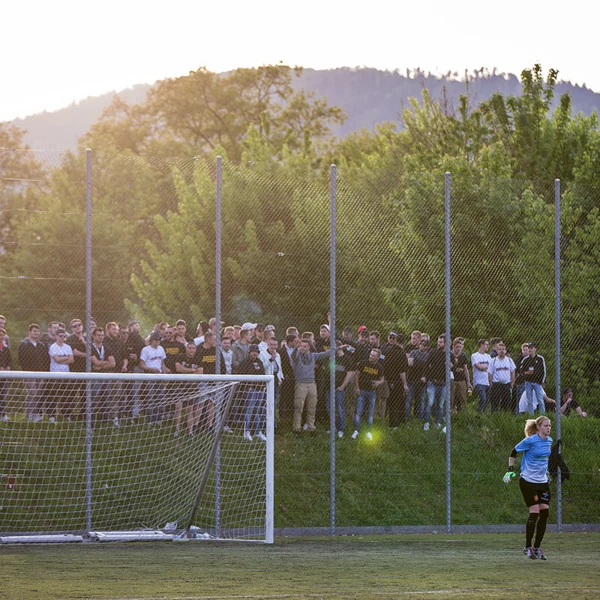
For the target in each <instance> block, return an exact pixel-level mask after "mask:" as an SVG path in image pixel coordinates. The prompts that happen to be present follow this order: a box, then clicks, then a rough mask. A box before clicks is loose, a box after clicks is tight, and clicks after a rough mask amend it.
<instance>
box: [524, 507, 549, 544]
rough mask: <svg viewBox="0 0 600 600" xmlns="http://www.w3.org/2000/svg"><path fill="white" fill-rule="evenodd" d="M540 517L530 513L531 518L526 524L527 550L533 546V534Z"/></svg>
mask: <svg viewBox="0 0 600 600" xmlns="http://www.w3.org/2000/svg"><path fill="white" fill-rule="evenodd" d="M546 512H547V511H546ZM538 516H539V515H538V513H529V518H528V519H527V522H526V523H525V548H529V547H530V546H531V539H532V538H533V533H534V532H535V524H536V522H537V520H538ZM546 516H548V515H546Z"/></svg>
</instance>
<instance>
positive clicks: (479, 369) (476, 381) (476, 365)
mask: <svg viewBox="0 0 600 600" xmlns="http://www.w3.org/2000/svg"><path fill="white" fill-rule="evenodd" d="M477 346H478V348H479V349H478V351H477V352H475V353H473V354H472V355H471V364H472V365H473V385H474V386H475V390H476V391H477V395H478V396H479V405H478V407H477V410H478V411H479V412H480V413H484V412H485V409H486V407H487V403H488V400H489V394H490V380H489V378H488V369H489V366H490V362H492V357H491V356H490V355H489V354H488V350H489V347H490V343H489V341H488V340H483V339H482V340H479V342H478V344H477Z"/></svg>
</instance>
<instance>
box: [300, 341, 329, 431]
mask: <svg viewBox="0 0 600 600" xmlns="http://www.w3.org/2000/svg"><path fill="white" fill-rule="evenodd" d="M327 357H329V351H328V350H327V351H325V352H311V343H310V339H303V340H301V342H300V346H299V347H298V348H294V350H293V351H292V355H291V363H292V367H293V369H294V378H295V381H296V386H295V390H294V423H293V426H292V428H293V431H294V433H295V434H296V435H299V434H300V428H301V426H302V413H303V412H304V405H305V404H306V425H307V427H306V428H307V429H308V431H309V432H310V433H314V431H315V429H316V428H315V414H316V408H317V385H316V383H315V365H316V363H317V361H320V360H323V359H326V358H327Z"/></svg>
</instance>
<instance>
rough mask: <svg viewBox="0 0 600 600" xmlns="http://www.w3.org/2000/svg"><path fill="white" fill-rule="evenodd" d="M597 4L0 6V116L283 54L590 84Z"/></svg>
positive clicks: (324, 63)
mask: <svg viewBox="0 0 600 600" xmlns="http://www.w3.org/2000/svg"><path fill="white" fill-rule="evenodd" d="M598 6H600V5H596V4H595V3H593V2H582V1H580V0H573V1H571V2H560V3H559V2H556V1H554V0H550V1H546V2H541V1H538V0H535V1H529V0H521V1H519V2H516V1H513V0H508V1H505V2H504V3H500V4H499V3H484V2H481V1H478V2H475V1H472V0H455V1H454V2H447V1H444V2H442V1H438V0H422V1H421V2H410V3H408V2H400V1H398V0H395V1H394V0H391V2H390V1H389V0H388V1H381V0H371V1H370V2H355V1H353V0H348V1H346V2H323V1H320V2H317V1H314V0H304V1H303V2H297V3H292V2H289V1H288V2H274V1H272V0H262V1H261V0H259V1H256V2H252V1H246V2H242V1H239V0H230V1H227V0H224V1H222V2H217V1H215V0H212V1H211V2H205V1H204V0H189V1H188V2H183V1H182V0H170V1H161V2H155V1H153V0H148V1H146V2H141V1H139V0H120V1H119V2H117V1H115V0H104V1H103V2H91V1H88V2H86V1H83V2H82V1H81V0H79V1H77V2H75V1H73V0H55V1H52V0H45V1H40V0H31V1H28V0H21V1H19V2H3V3H2V8H1V9H0V15H2V34H1V35H0V56H1V59H0V70H1V72H0V75H1V81H2V92H1V94H0V121H6V120H11V119H13V118H16V117H25V116H27V115H30V114H34V113H37V112H41V111H43V110H48V111H52V110H57V109H59V108H62V107H64V106H67V105H69V104H71V103H72V102H73V101H78V100H81V99H83V98H86V97H88V96H96V95H99V94H103V93H106V92H109V91H112V90H117V91H118V90H121V89H123V88H126V87H129V86H131V85H133V84H136V83H153V82H155V81H156V80H159V79H163V78H165V77H177V76H180V75H185V74H186V73H188V72H189V71H191V70H195V69H197V68H199V67H201V66H206V67H207V68H209V69H210V70H213V71H216V72H221V71H226V70H230V69H235V68H236V67H252V66H259V65H263V64H274V63H278V62H280V61H281V62H283V63H284V64H288V65H301V66H303V67H310V68H314V69H332V68H336V67H356V66H366V67H375V68H378V69H390V70H393V69H396V68H398V69H400V70H401V71H404V69H406V68H416V67H420V68H421V69H423V70H425V71H431V72H434V73H446V72H447V71H453V72H454V71H458V72H459V73H463V72H464V70H465V69H468V70H473V69H479V68H481V67H487V68H489V69H490V70H491V69H492V68H494V67H496V68H497V69H498V70H499V71H505V72H511V73H515V74H518V73H520V72H521V70H522V69H524V68H526V67H531V66H533V64H534V63H536V62H540V63H541V64H542V66H543V68H544V71H547V70H548V69H549V68H555V69H558V70H559V71H560V72H559V79H564V80H570V81H571V82H573V83H578V84H580V85H582V84H584V83H585V84H586V85H587V86H588V87H590V88H592V89H593V90H594V91H598V92H600V69H599V68H598V58H597V57H598V55H599V50H598V44H597V40H598V33H597V31H598V18H597V17H598V13H599V12H600V8H598Z"/></svg>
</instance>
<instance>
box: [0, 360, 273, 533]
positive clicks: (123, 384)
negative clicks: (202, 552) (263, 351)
mask: <svg viewBox="0 0 600 600" xmlns="http://www.w3.org/2000/svg"><path fill="white" fill-rule="evenodd" d="M274 416H275V410H274V380H273V376H271V375H266V376H250V375H156V374H142V373H140V374H126V373H124V374H121V373H118V374H117V373H45V372H44V373H32V372H17V371H13V372H11V371H5V372H3V373H2V376H1V378H0V506H1V508H0V543H6V542H9V541H20V542H26V541H50V538H52V541H56V540H64V541H92V540H98V541H105V540H106V541H111V540H132V539H173V540H183V539H185V540H188V539H206V540H240V541H257V542H265V543H272V542H273V503H274V489H273V480H274V442H273V438H274V429H275V427H274ZM216 457H218V459H217V460H215V458H216Z"/></svg>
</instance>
